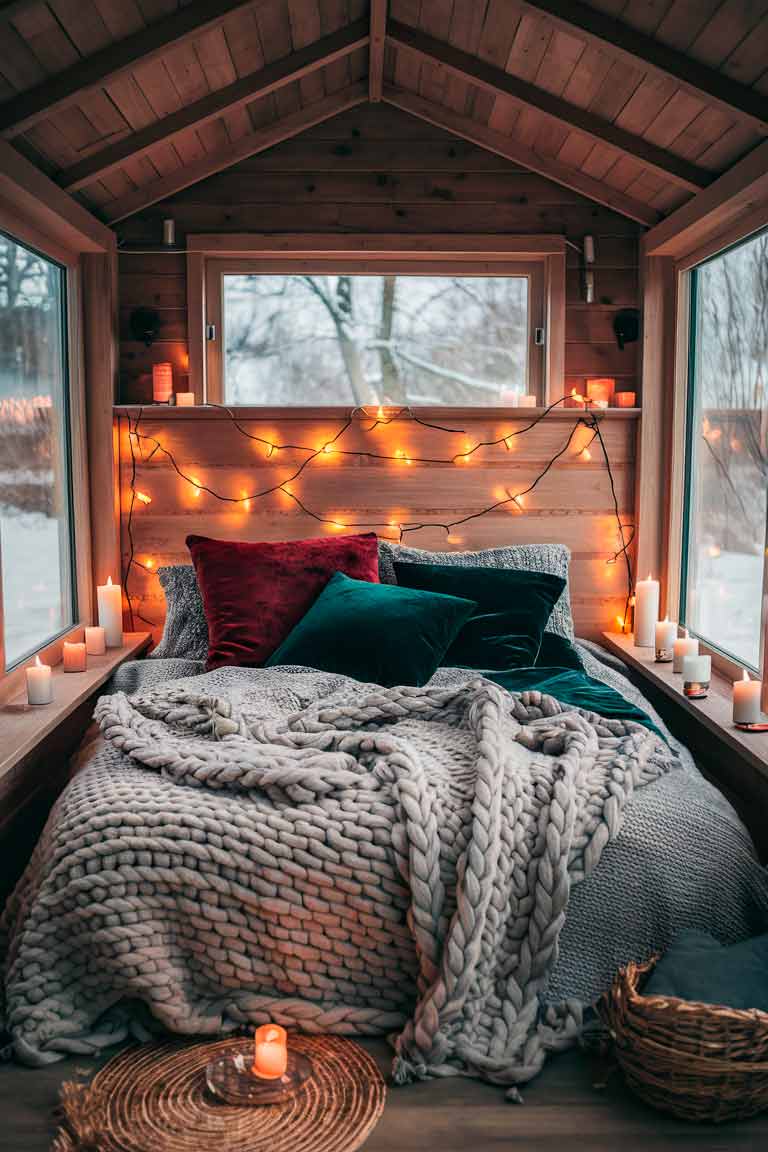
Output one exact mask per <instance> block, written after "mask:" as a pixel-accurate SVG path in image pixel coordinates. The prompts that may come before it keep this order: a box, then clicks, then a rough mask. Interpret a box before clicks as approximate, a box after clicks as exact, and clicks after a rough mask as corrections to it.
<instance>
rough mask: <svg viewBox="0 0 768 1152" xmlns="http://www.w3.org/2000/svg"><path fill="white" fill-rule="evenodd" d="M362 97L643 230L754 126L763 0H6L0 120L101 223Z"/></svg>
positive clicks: (759, 120)
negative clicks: (583, 198)
mask: <svg viewBox="0 0 768 1152" xmlns="http://www.w3.org/2000/svg"><path fill="white" fill-rule="evenodd" d="M368 99H370V100H372V101H378V100H382V99H383V100H384V101H388V102H390V103H392V104H395V105H397V106H398V107H400V108H401V109H404V110H405V111H406V112H408V113H410V114H411V115H413V116H417V117H420V118H422V119H424V120H427V121H429V122H430V123H431V124H434V125H437V126H440V127H443V128H445V129H447V130H448V131H450V132H452V133H454V134H455V135H457V136H460V137H463V138H464V139H467V140H470V141H473V142H474V143H475V144H478V145H479V146H480V147H483V148H486V149H488V150H490V151H491V152H494V153H496V154H498V155H501V156H506V157H507V158H508V159H511V160H513V161H514V162H515V163H517V164H520V165H522V166H524V167H526V168H529V169H531V170H532V171H534V172H537V173H539V174H540V175H542V176H545V177H547V178H548V179H551V180H555V181H557V182H558V183H560V184H562V185H564V186H566V187H568V188H570V189H572V190H574V191H577V192H579V193H581V194H583V195H586V196H588V197H590V198H591V199H593V200H595V201H597V202H598V203H601V204H604V205H606V206H608V207H610V208H612V209H614V210H615V211H618V212H621V213H623V214H624V215H626V216H629V217H631V218H632V219H634V220H637V221H639V222H640V223H642V224H644V225H646V226H651V225H653V224H655V223H657V222H658V221H659V220H660V219H661V218H662V217H663V216H665V215H668V214H669V213H670V212H671V211H672V210H673V209H675V208H677V207H679V206H680V205H681V204H683V203H685V202H686V201H687V200H689V199H690V198H691V197H692V196H694V195H696V194H697V193H699V192H701V191H702V190H703V189H705V188H706V187H707V186H708V185H709V184H710V183H712V181H713V180H714V179H715V178H716V177H717V176H718V175H719V174H721V173H722V172H723V171H725V170H727V169H728V168H729V167H730V166H732V165H733V164H734V163H736V161H738V160H739V159H740V158H741V157H742V156H744V155H745V154H746V153H748V152H749V151H751V150H752V149H753V148H754V147H755V146H756V145H757V144H759V143H760V142H761V141H762V140H764V139H765V138H766V136H768V0H749V2H748V3H747V2H746V0H591V3H590V4H585V3H582V2H581V0H390V2H389V4H387V2H386V0H370V3H369V2H368V0H219V2H218V3H213V2H212V0H187V2H186V3H184V2H183V0H47V2H45V3H44V2H42V0H11V2H6V3H5V4H4V5H3V4H1V3H0V135H2V136H4V137H5V138H6V139H8V140H10V141H12V143H13V144H14V145H15V146H16V147H17V148H18V149H19V150H20V151H21V152H23V153H24V154H25V155H26V156H27V157H28V158H29V159H31V160H32V161H33V162H34V163H35V164H37V165H38V166H39V167H40V168H41V169H43V171H45V172H46V173H47V174H48V175H50V176H52V177H53V179H54V180H56V181H57V182H58V183H59V184H60V185H61V186H62V187H63V188H65V189H67V190H68V191H69V192H70V193H71V194H72V195H73V196H75V197H77V198H78V199H79V200H81V201H82V202H83V203H84V204H85V205H86V206H88V207H89V208H91V209H92V210H93V211H94V212H95V213H96V214H97V215H99V216H101V217H102V218H103V219H104V220H106V221H108V222H110V223H115V222H117V221H118V220H121V219H123V218H125V217H126V216H129V215H132V214H133V213H135V212H139V211H141V210H142V209H143V208H145V207H148V206H149V205H150V204H152V203H155V202H157V201H158V200H161V199H164V198H165V197H167V196H169V195H173V194H174V193H175V192H177V191H180V190H181V189H183V188H185V187H188V186H189V185H191V184H193V183H196V182H197V181H199V180H202V179H205V178H206V177H208V176H210V175H212V174H213V173H215V172H218V171H222V170H223V169H225V168H228V167H231V166H232V165H233V164H236V163H238V162H239V161H240V160H242V159H244V158H246V157H247V156H250V155H254V154H255V153H257V152H260V151H262V150H264V149H266V148H268V147H270V146H272V145H273V144H275V143H278V142H280V141H281V140H285V139H288V138H289V137H291V136H295V135H297V134H299V133H301V132H302V131H304V130H306V129H307V128H309V127H311V126H313V125H315V124H318V123H320V122H321V121H323V120H326V119H328V118H329V117H332V116H334V115H337V114H338V113H339V112H341V111H343V110H345V109H347V108H349V107H351V106H353V105H354V104H357V103H360V102H362V101H364V100H368Z"/></svg>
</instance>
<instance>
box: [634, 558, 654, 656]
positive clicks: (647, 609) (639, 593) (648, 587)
mask: <svg viewBox="0 0 768 1152" xmlns="http://www.w3.org/2000/svg"><path fill="white" fill-rule="evenodd" d="M658 618H659V582H658V580H654V579H652V577H651V575H650V573H649V574H648V579H647V580H638V582H637V587H636V588H635V645H636V647H638V648H653V645H654V641H655V639H656V632H655V629H656V621H657V620H658Z"/></svg>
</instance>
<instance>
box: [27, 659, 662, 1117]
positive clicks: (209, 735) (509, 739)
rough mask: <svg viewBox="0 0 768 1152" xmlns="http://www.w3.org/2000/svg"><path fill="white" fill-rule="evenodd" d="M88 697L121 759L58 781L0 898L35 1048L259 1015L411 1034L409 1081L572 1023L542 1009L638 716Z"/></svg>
mask: <svg viewBox="0 0 768 1152" xmlns="http://www.w3.org/2000/svg"><path fill="white" fill-rule="evenodd" d="M96 716H97V719H98V721H99V724H100V726H101V730H102V733H103V736H104V737H105V739H106V741H107V745H108V747H109V748H110V749H111V750H112V752H113V753H115V757H114V759H113V761H112V763H113V765H114V767H113V769H112V770H111V771H108V770H106V769H105V768H104V767H102V766H101V765H99V766H98V767H95V766H92V767H90V768H87V769H86V770H85V771H84V772H82V773H81V774H80V775H78V776H77V777H76V778H75V780H74V781H73V782H72V784H71V785H70V786H69V788H68V789H67V791H66V792H65V793H64V795H63V796H62V798H61V799H60V801H59V803H58V805H57V808H56V809H55V810H54V813H53V815H52V817H51V819H50V821H49V823H48V826H47V828H46V832H45V834H44V836H43V838H42V840H41V842H40V844H39V845H38V848H37V850H36V853H35V856H34V858H33V860H32V862H31V864H30V867H29V869H28V871H27V873H26V875H25V877H24V879H23V880H22V882H21V884H20V885H19V888H18V889H17V891H16V893H15V896H14V898H13V900H12V901H11V904H10V905H9V908H8V910H7V912H6V916H5V920H6V928H7V929H9V930H10V934H11V947H10V952H9V956H8V965H7V974H6V989H7V1023H8V1026H9V1029H10V1031H11V1033H12V1036H13V1039H14V1044H15V1048H16V1051H17V1054H18V1055H19V1056H20V1057H21V1058H22V1059H26V1060H28V1061H29V1062H34V1063H41V1062H44V1061H46V1060H49V1059H52V1058H53V1059H56V1058H58V1057H60V1056H61V1055H62V1054H63V1053H65V1052H68V1051H83V1050H92V1049H93V1048H94V1047H97V1046H98V1045H99V1043H107V1042H110V1041H112V1040H114V1039H115V1038H116V1034H115V1031H114V1026H113V1027H112V1030H111V1031H107V1030H105V1031H104V1032H103V1033H101V1034H100V1033H99V1029H98V1027H97V1026H96V1022H97V1020H99V1019H100V1018H102V1017H103V1016H104V1013H105V1012H106V1010H107V1009H109V1008H110V1007H112V1006H113V1005H115V1004H116V1003H117V1002H118V1001H124V1000H126V999H128V1000H130V999H131V998H132V997H133V998H139V999H141V1000H143V1001H144V1003H146V1004H148V1005H149V1007H150V1009H151V1013H152V1015H153V1016H154V1017H155V1019H156V1020H159V1021H160V1022H161V1023H162V1024H164V1025H165V1026H166V1027H169V1028H171V1029H173V1030H174V1031H177V1032H194V1033H198V1034H199V1033H201V1032H219V1031H221V1030H222V1029H224V1030H226V1029H227V1028H229V1029H231V1028H234V1027H237V1025H238V1024H244V1023H247V1022H249V1023H256V1022H260V1021H263V1020H265V1019H267V1018H271V1019H276V1020H279V1021H282V1022H283V1023H286V1024H288V1025H293V1026H300V1027H303V1028H305V1029H315V1030H336V1031H347V1032H361V1033H370V1032H375V1031H379V1032H381V1031H392V1030H398V1031H399V1034H398V1035H397V1037H396V1040H395V1048H396V1060H395V1069H394V1071H395V1076H396V1079H398V1080H401V1081H402V1080H409V1079H414V1078H426V1077H429V1076H433V1075H450V1074H456V1073H461V1072H463V1073H468V1074H471V1075H476V1076H481V1077H484V1078H486V1079H488V1080H492V1081H494V1082H497V1083H502V1084H506V1085H508V1086H510V1091H511V1093H512V1094H514V1093H516V1089H515V1087H514V1086H515V1085H516V1084H518V1083H522V1082H524V1081H526V1080H528V1079H530V1078H531V1077H532V1076H534V1075H535V1074H536V1072H537V1071H538V1070H539V1069H540V1067H541V1065H542V1063H543V1061H544V1059H545V1055H546V1052H547V1050H550V1049H554V1048H559V1047H563V1046H565V1045H566V1044H567V1043H569V1042H570V1041H571V1040H572V1039H573V1037H574V1035H575V1034H576V1033H577V1031H578V1028H579V1026H580V1019H581V1004H580V1002H578V1001H566V1002H563V1003H561V1004H558V1005H550V1006H548V1007H546V1008H544V1007H542V1004H541V1000H540V995H541V993H542V991H543V989H544V987H545V984H546V982H547V979H548V976H549V973H550V971H551V969H552V966H553V964H554V962H555V960H556V957H557V952H558V940H559V937H560V933H561V930H562V928H563V924H564V921H565V917H566V914H567V911H568V903H569V895H570V891H571V887H572V885H574V884H575V883H577V882H578V881H579V880H581V879H582V878H583V877H585V876H587V875H588V874H589V873H590V872H591V871H592V870H593V869H594V868H595V867H596V865H597V864H598V862H599V860H600V857H601V855H602V853H603V849H604V848H605V847H606V845H607V844H608V843H609V841H611V840H612V839H614V838H615V837H616V836H617V835H618V833H619V831H620V829H621V826H622V820H623V814H624V810H625V807H626V805H627V803H628V801H629V800H630V799H631V797H632V794H633V791H634V790H635V789H636V788H638V787H639V786H641V785H643V784H646V783H648V782H649V781H651V780H654V779H657V778H658V777H659V776H661V775H663V774H664V773H666V772H668V771H669V770H670V769H671V768H673V767H675V766H676V764H677V761H676V757H675V754H674V753H673V752H672V751H671V750H670V748H669V747H668V746H667V745H666V744H665V743H664V742H663V741H661V740H660V739H659V738H658V737H657V736H656V735H654V734H653V733H651V732H650V731H649V730H648V729H646V728H643V727H642V726H640V725H636V724H633V723H631V722H624V721H617V720H605V719H602V718H601V717H599V716H597V715H595V714H594V713H589V712H585V711H581V710H574V709H568V710H565V709H564V708H563V707H562V706H561V705H560V704H559V703H558V702H557V701H556V700H554V699H552V698H551V697H546V696H543V695H542V694H541V693H538V692H530V693H523V694H522V695H520V696H516V695H511V694H509V693H507V692H505V691H504V690H503V689H500V688H498V687H497V686H495V685H493V684H490V683H489V682H488V681H485V680H482V679H476V680H474V681H472V682H470V683H468V684H464V685H458V686H456V685H451V686H448V687H442V686H435V687H427V688H420V689H418V688H392V689H380V688H375V687H374V686H361V685H360V684H358V683H356V682H354V681H349V680H345V679H344V678H342V677H329V676H326V675H321V674H311V673H308V674H303V675H296V674H295V673H294V674H288V673H284V672H279V671H272V672H269V673H264V672H246V671H244V670H219V672H218V673H215V674H211V676H210V677H209V676H201V677H196V678H194V679H189V680H182V681H175V682H171V683H169V684H166V685H162V686H160V687H158V688H155V689H151V690H147V691H144V692H140V693H139V694H138V695H136V696H133V697H128V696H126V695H124V694H123V693H116V694H115V695H113V696H106V697H103V698H102V699H101V700H100V701H99V704H98V706H97V710H96Z"/></svg>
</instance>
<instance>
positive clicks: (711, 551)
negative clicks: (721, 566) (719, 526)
mask: <svg viewBox="0 0 768 1152" xmlns="http://www.w3.org/2000/svg"><path fill="white" fill-rule="evenodd" d="M719 555H720V546H719V544H710V546H709V548H707V556H711V557H712V559H713V560H717V558H718V556H719Z"/></svg>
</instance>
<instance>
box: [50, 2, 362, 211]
mask: <svg viewBox="0 0 768 1152" xmlns="http://www.w3.org/2000/svg"><path fill="white" fill-rule="evenodd" d="M367 43H368V21H367V20H358V21H356V23H354V24H350V25H348V26H347V27H346V28H341V29H339V31H338V32H334V33H332V34H331V35H330V36H324V37H323V38H322V39H321V40H317V41H315V43H314V44H308V45H307V47H306V48H301V49H299V51H298V52H292V53H291V55H290V56H285V57H284V58H283V59H282V60H276V61H274V62H273V63H272V64H268V65H267V66H266V67H265V68H262V69H260V71H258V72H253V73H252V74H251V75H250V76H243V77H241V78H240V79H239V80H236V81H235V82H234V83H233V84H228V85H227V86H226V87H225V88H220V89H218V90H217V91H216V92H210V93H209V94H208V95H207V96H204V97H203V98H202V99H201V100H197V101H195V103H194V104H190V105H188V106H187V107H186V108H181V109H180V110H179V111H178V112H173V113H172V114H171V115H170V116H165V117H164V118H163V119H162V120H157V121H156V122H155V123H154V124H149V125H147V127H146V128H142V129H141V130H140V131H139V132H134V133H132V134H131V135H129V136H126V137H124V138H123V139H122V140H119V141H118V142H117V143H116V144H111V145H109V146H108V147H107V148H104V149H102V151H101V152H96V153H94V154H93V155H92V156H88V157H86V159H85V160H81V161H80V163H78V164H74V165H73V166H72V167H71V168H67V169H66V170H65V171H63V172H60V173H59V176H58V182H59V184H61V186H62V187H63V188H66V189H67V191H68V192H75V191H76V190H77V189H78V188H84V187H85V186H86V185H88V184H91V183H93V181H94V180H99V179H101V177H102V176H106V175H107V174H108V173H109V172H112V171H114V170H115V169H116V168H119V167H120V165H121V164H123V163H124V162H125V161H126V160H128V159H135V158H137V157H139V156H143V155H144V154H145V153H147V152H149V151H150V149H152V148H154V146H155V145H156V144H159V143H160V142H161V141H163V140H168V139H169V138H171V137H172V136H175V135H176V134H177V133H179V132H184V131H185V130H186V129H188V128H199V127H201V126H202V125H203V124H207V123H209V121H211V120H215V119H217V118H218V117H219V116H221V115H223V114H224V113H225V112H231V111H233V110H234V109H235V108H241V107H242V106H243V105H245V104H250V103H251V101H253V100H258V99H261V98H262V97H264V96H268V95H269V94H270V93H271V92H276V91H277V90H278V89H280V88H284V87H285V86H286V85H288V84H292V83H293V82H294V81H295V80H301V79H302V78H303V77H304V76H308V75H310V73H312V72H317V71H318V70H319V69H321V68H324V67H325V66H326V65H327V64H332V63H333V61H334V60H339V59H341V58H342V57H344V56H348V55H349V54H350V53H351V52H354V51H355V49H357V48H362V47H365V45H366V44H367Z"/></svg>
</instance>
